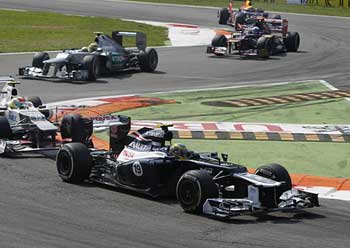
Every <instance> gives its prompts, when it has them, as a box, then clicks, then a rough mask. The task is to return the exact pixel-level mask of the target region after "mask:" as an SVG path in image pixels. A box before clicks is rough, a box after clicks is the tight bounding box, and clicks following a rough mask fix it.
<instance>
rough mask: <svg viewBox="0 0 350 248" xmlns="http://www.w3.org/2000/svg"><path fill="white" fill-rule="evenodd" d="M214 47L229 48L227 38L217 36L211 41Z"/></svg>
mask: <svg viewBox="0 0 350 248" xmlns="http://www.w3.org/2000/svg"><path fill="white" fill-rule="evenodd" d="M211 45H212V46H213V47H227V38H226V36H225V35H218V34H217V35H215V37H214V38H213V39H212V41H211Z"/></svg>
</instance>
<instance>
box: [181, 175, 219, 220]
mask: <svg viewBox="0 0 350 248" xmlns="http://www.w3.org/2000/svg"><path fill="white" fill-rule="evenodd" d="M218 196H219V192H218V187H217V186H216V184H215V182H214V180H213V177H212V176H211V175H209V173H208V172H207V171H205V170H190V171H187V172H185V173H184V174H183V175H182V176H181V178H180V179H179V181H178V183H177V185H176V198H177V199H178V201H179V202H180V205H181V207H182V208H183V210H184V211H185V212H188V213H202V210H203V204H204V203H205V201H206V200H207V199H208V198H217V197H218Z"/></svg>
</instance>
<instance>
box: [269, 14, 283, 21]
mask: <svg viewBox="0 0 350 248" xmlns="http://www.w3.org/2000/svg"><path fill="white" fill-rule="evenodd" d="M271 19H278V20H281V19H282V17H281V15H279V14H276V15H273V16H272V18H271Z"/></svg>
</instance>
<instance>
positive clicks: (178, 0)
mask: <svg viewBox="0 0 350 248" xmlns="http://www.w3.org/2000/svg"><path fill="white" fill-rule="evenodd" d="M130 1H137V2H154V3H173V4H185V5H195V6H212V7H218V8H222V7H227V6H228V0H216V1H211V0H130ZM330 2H331V4H332V7H325V3H324V1H322V0H320V1H319V5H291V4H286V0H276V1H275V3H274V4H272V3H263V1H262V0H261V1H259V2H258V1H253V6H254V7H256V8H262V9H264V10H268V11H276V12H289V13H305V14H314V15H330V16H350V8H342V7H338V3H337V1H332V0H331V1H330ZM241 5H242V1H235V2H234V8H238V7H240V6H241ZM346 5H347V1H346V0H345V1H344V6H346Z"/></svg>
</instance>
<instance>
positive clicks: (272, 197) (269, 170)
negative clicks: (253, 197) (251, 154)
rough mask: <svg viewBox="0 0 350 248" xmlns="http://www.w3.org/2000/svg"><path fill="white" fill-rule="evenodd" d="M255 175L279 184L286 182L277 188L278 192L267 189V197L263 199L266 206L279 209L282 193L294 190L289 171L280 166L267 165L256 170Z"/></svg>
mask: <svg viewBox="0 0 350 248" xmlns="http://www.w3.org/2000/svg"><path fill="white" fill-rule="evenodd" d="M255 174H256V175H259V176H262V177H265V178H269V179H272V180H274V181H277V182H282V181H284V182H285V183H284V184H282V185H281V186H280V187H278V188H276V190H274V188H272V189H266V190H265V196H264V197H262V204H263V205H264V206H267V207H277V206H278V203H279V198H280V196H281V195H282V193H283V192H285V191H287V190H290V189H291V188H292V180H291V178H290V176H289V173H288V171H287V170H286V168H284V167H283V166H282V165H280V164H267V165H263V166H260V167H259V168H258V169H256V171H255Z"/></svg>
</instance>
